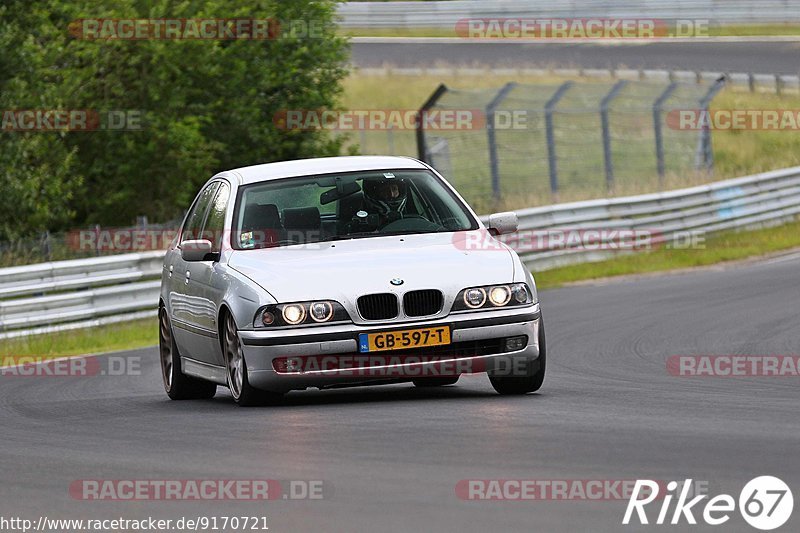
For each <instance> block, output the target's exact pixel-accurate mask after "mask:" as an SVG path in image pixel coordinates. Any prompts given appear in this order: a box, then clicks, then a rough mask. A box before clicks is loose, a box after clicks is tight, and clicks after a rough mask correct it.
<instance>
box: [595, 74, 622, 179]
mask: <svg viewBox="0 0 800 533" xmlns="http://www.w3.org/2000/svg"><path fill="white" fill-rule="evenodd" d="M627 84H628V82H627V81H626V80H620V81H618V82H617V83H615V84H614V86H613V87H612V88H611V90H610V91H609V92H608V94H607V95H605V97H604V98H603V100H602V101H601V102H600V122H601V125H602V128H603V159H604V161H605V167H606V188H607V189H608V191H609V192H611V191H613V190H614V163H613V161H612V158H611V127H610V125H609V123H608V107H609V106H610V105H611V101H612V100H613V99H614V98H616V96H617V95H618V94H619V93H620V91H621V90H622V89H624V88H625V86H626V85H627Z"/></svg>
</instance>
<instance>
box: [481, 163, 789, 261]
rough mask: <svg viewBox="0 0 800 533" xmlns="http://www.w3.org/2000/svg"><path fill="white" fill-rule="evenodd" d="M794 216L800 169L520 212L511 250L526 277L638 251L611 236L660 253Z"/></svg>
mask: <svg viewBox="0 0 800 533" xmlns="http://www.w3.org/2000/svg"><path fill="white" fill-rule="evenodd" d="M798 215H800V167H794V168H789V169H784V170H776V171H772V172H766V173H763V174H758V175H755V176H748V177H744V178H736V179H732V180H726V181H720V182H717V183H713V184H710V185H703V186H700V187H692V188H690V189H681V190H676V191H669V192H663V193H657V194H645V195H641V196H631V197H626V198H614V199H607V200H589V201H585V202H575V203H568V204H561V205H555V206H548V207H537V208H531V209H523V210H520V211H517V216H518V217H519V222H520V224H519V231H518V233H517V234H516V236H513V237H512V238H510V239H509V244H511V245H512V247H514V248H515V249H516V250H517V252H518V253H519V254H520V257H521V258H522V259H523V261H525V264H526V265H527V266H528V267H529V268H530V269H531V270H534V271H536V270H547V269H550V268H555V267H558V266H564V265H569V264H575V263H584V262H591V261H600V260H603V259H608V258H609V257H611V256H613V255H615V254H617V253H620V252H622V253H625V252H630V251H631V250H632V249H635V248H636V247H637V245H636V244H635V243H634V244H633V246H631V247H626V246H620V242H619V241H618V240H614V239H615V238H617V239H618V238H619V236H618V235H616V236H615V235H614V233H613V232H614V231H620V230H623V231H624V230H629V231H631V232H635V234H636V235H638V236H639V238H642V239H644V243H645V244H646V245H647V246H657V245H662V244H671V243H675V242H676V241H681V240H684V239H687V238H691V233H692V232H703V233H710V232H715V231H721V230H732V229H739V228H751V227H756V226H765V225H776V224H780V223H783V222H789V221H792V220H794V219H795V218H796V217H797V216H798ZM484 221H485V220H484ZM543 235H544V236H545V238H542V236H543ZM520 236H521V237H520ZM565 236H566V237H565ZM603 239H608V242H601V241H602V240H603ZM540 242H544V244H543V245H542V246H539V243H540ZM515 244H516V245H515Z"/></svg>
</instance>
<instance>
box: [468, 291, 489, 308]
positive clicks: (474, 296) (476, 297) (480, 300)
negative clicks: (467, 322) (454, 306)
mask: <svg viewBox="0 0 800 533" xmlns="http://www.w3.org/2000/svg"><path fill="white" fill-rule="evenodd" d="M485 303H486V291H485V290H483V289H481V288H477V289H468V290H466V291H464V304H465V305H466V306H467V307H469V308H470V309H477V308H479V307H480V306H482V305H483V304H485Z"/></svg>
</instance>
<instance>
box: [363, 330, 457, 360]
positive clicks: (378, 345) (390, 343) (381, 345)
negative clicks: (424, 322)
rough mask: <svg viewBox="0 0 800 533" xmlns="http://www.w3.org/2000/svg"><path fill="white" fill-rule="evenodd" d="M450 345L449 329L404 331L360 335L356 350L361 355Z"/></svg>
mask: <svg viewBox="0 0 800 533" xmlns="http://www.w3.org/2000/svg"><path fill="white" fill-rule="evenodd" d="M443 344H450V328H449V327H446V326H442V327H438V328H421V329H405V330H401V331H385V332H382V333H361V334H360V335H359V336H358V349H359V351H360V352H361V353H366V352H377V351H383V350H405V349H408V348H421V347H423V346H441V345H443Z"/></svg>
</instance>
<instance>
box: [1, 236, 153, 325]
mask: <svg viewBox="0 0 800 533" xmlns="http://www.w3.org/2000/svg"><path fill="white" fill-rule="evenodd" d="M163 258H164V252H162V251H156V252H145V253H139V254H125V255H112V256H106V257H97V258H92V259H75V260H71V261H57V262H51V263H39V264H34V265H27V266H20V267H11V268H3V269H0V339H2V338H10V337H17V336H21V335H27V334H33V333H47V332H51V331H58V330H63V329H73V328H75V327H79V326H88V325H98V324H102V323H107V322H117V321H120V320H122V319H128V318H139V317H145V316H150V315H152V314H154V311H153V310H154V309H155V304H156V303H157V302H158V293H159V286H160V281H159V278H160V277H161V268H162V267H161V265H162V262H163Z"/></svg>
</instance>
